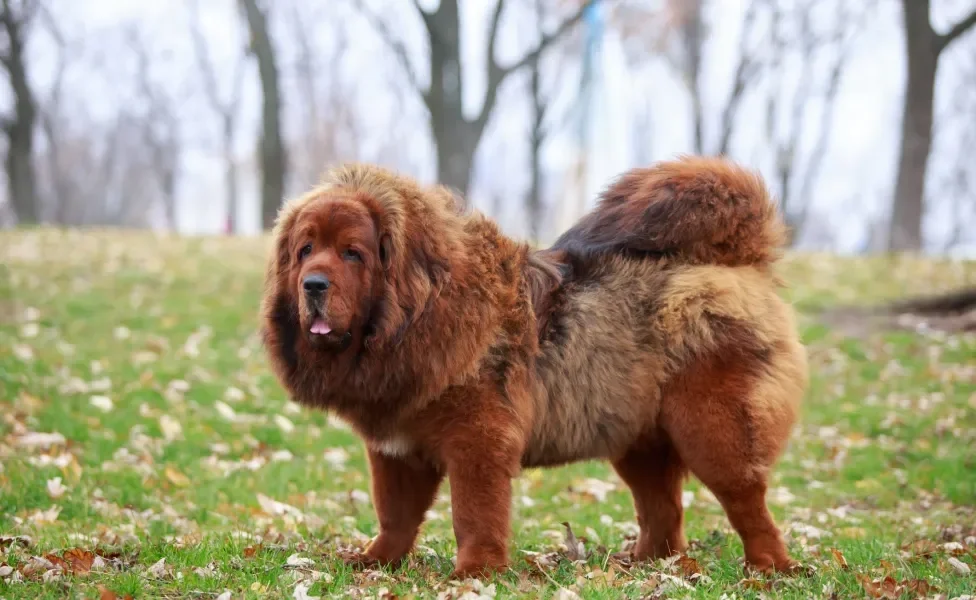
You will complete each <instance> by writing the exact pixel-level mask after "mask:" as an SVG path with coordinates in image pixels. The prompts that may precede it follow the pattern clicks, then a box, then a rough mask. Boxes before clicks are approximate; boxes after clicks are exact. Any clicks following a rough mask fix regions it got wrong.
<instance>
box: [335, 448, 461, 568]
mask: <svg viewBox="0 0 976 600" xmlns="http://www.w3.org/2000/svg"><path fill="white" fill-rule="evenodd" d="M369 466H370V471H371V476H372V482H371V487H372V492H373V505H374V506H375V508H376V516H377V518H378V520H379V526H380V532H379V535H378V536H377V537H376V539H374V540H373V541H372V543H370V545H369V548H367V549H366V553H365V554H364V555H362V556H358V557H354V559H353V560H351V561H349V562H352V563H354V564H361V565H364V566H368V565H371V564H379V565H397V564H399V563H400V561H401V560H402V559H403V557H404V556H406V555H407V553H408V552H410V550H411V549H412V548H413V545H414V542H415V541H416V539H417V533H418V532H419V530H420V525H421V523H423V520H424V514H425V513H426V512H427V509H428V508H430V506H431V505H432V504H433V503H434V498H435V496H436V494H437V488H438V485H439V484H440V482H441V480H442V479H443V476H442V474H441V473H440V472H438V471H437V470H436V469H435V468H434V467H433V466H432V465H428V464H425V463H423V462H421V461H420V460H419V459H403V458H399V457H393V456H387V455H385V454H382V453H380V452H376V451H373V450H370V451H369Z"/></svg>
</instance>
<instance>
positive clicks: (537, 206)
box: [496, 0, 572, 241]
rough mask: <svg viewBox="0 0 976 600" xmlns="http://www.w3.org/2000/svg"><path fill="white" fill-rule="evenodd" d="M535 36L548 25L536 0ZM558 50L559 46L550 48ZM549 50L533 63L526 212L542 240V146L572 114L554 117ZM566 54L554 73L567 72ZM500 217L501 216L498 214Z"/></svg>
mask: <svg viewBox="0 0 976 600" xmlns="http://www.w3.org/2000/svg"><path fill="white" fill-rule="evenodd" d="M534 5H535V6H534V9H535V35H536V36H537V37H538V38H539V39H542V38H543V37H544V36H545V35H546V32H545V29H544V23H545V20H546V19H545V17H546V6H545V3H544V2H543V1H542V0H535V2H534ZM550 47H551V48H555V44H551V45H550ZM545 54H546V52H545V51H543V52H539V53H538V54H536V55H535V57H533V58H532V60H530V61H529V65H528V69H529V102H530V118H531V125H530V128H529V161H530V163H531V166H530V170H531V174H532V178H531V182H530V184H529V191H528V194H527V195H526V213H527V215H528V219H529V234H530V235H531V237H532V239H533V240H536V241H538V239H539V229H540V227H541V225H542V204H543V202H542V146H543V144H544V143H545V141H546V138H547V137H548V136H549V135H550V134H551V133H552V132H553V131H554V130H557V129H559V128H560V127H561V126H563V125H565V122H566V120H568V117H569V116H570V115H571V114H572V112H571V111H569V112H568V113H567V114H566V115H562V116H560V115H557V116H553V114H552V113H553V112H554V102H553V98H552V96H553V92H552V91H551V90H546V89H544V88H545V87H546V86H544V85H543V81H542V80H543V74H544V73H543V69H542V66H541V63H542V57H543V56H544V55H545ZM565 58H566V57H565V55H564V54H563V53H560V54H559V55H557V57H556V65H555V66H554V67H553V68H552V69H551V71H550V72H551V73H553V74H556V77H557V78H558V74H559V73H561V72H562V71H563V64H564V63H565ZM553 121H555V122H553ZM496 214H497V213H496Z"/></svg>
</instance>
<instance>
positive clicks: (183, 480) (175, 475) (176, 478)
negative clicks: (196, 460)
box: [164, 467, 190, 487]
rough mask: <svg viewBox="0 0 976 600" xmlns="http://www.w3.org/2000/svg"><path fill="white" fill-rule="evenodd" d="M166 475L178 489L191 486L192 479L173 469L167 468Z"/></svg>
mask: <svg viewBox="0 0 976 600" xmlns="http://www.w3.org/2000/svg"><path fill="white" fill-rule="evenodd" d="M164 473H165V474H166V479H168V480H169V481H170V483H172V484H173V485H175V486H177V487H186V486H188V485H190V478H189V477H187V476H186V475H184V474H183V473H180V472H179V471H177V470H176V469H174V468H173V467H166V469H165V471H164Z"/></svg>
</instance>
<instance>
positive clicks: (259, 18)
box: [239, 0, 287, 229]
mask: <svg viewBox="0 0 976 600" xmlns="http://www.w3.org/2000/svg"><path fill="white" fill-rule="evenodd" d="M239 1H240V6H241V9H242V11H243V12H244V20H245V21H246V22H247V27H248V31H249V33H250V51H251V54H252V55H253V56H254V58H255V60H256V61H257V64H258V74H259V76H260V80H261V96H262V99H263V104H262V109H261V135H260V141H259V144H258V146H259V151H260V152H259V153H260V156H261V225H262V226H263V227H264V228H265V229H268V228H270V227H271V226H272V225H273V224H274V220H275V217H276V216H277V214H278V207H279V206H280V204H281V201H282V198H283V196H284V192H285V175H286V173H285V171H286V168H287V166H286V165H287V161H286V157H285V146H284V142H283V140H282V137H283V136H282V133H281V86H280V82H279V76H278V62H277V58H276V53H275V48H274V44H273V43H272V41H271V33H270V31H269V28H268V12H267V9H266V8H265V7H263V6H261V5H260V2H259V0H239Z"/></svg>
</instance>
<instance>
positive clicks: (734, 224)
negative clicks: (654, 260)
mask: <svg viewBox="0 0 976 600" xmlns="http://www.w3.org/2000/svg"><path fill="white" fill-rule="evenodd" d="M785 240H786V227H785V224H784V223H783V221H782V219H781V218H780V216H779V214H778V212H777V210H776V206H775V205H774V204H773V202H772V200H771V199H770V197H769V194H768V192H767V190H766V186H765V184H764V183H763V180H762V178H761V177H760V176H759V175H758V174H756V173H754V172H751V171H748V170H746V169H744V168H742V167H740V166H738V165H736V164H735V163H733V162H731V161H729V160H726V159H722V158H706V157H682V158H679V159H677V160H673V161H666V162H662V163H659V164H657V165H655V166H653V167H649V168H640V169H631V170H630V171H628V172H627V173H624V174H623V175H622V176H621V177H620V178H619V179H618V180H617V181H615V182H614V183H613V184H612V185H611V186H610V187H609V188H607V189H606V191H604V192H603V194H602V196H601V199H600V202H599V204H598V205H597V207H596V208H595V209H594V210H593V211H591V212H590V213H588V214H587V215H586V216H584V217H583V218H582V219H581V220H580V221H579V223H577V224H576V225H575V226H574V227H572V228H571V229H569V230H568V231H566V232H565V233H564V234H563V235H562V236H561V237H560V238H559V239H558V240H557V241H556V243H555V244H554V249H558V250H563V251H565V252H567V253H569V254H575V255H578V256H579V255H582V256H586V255H596V254H614V253H619V254H645V255H648V254H649V255H657V256H666V257H670V258H672V259H674V260H678V261H681V262H685V263H690V264H715V265H725V266H741V265H753V266H758V267H767V266H769V265H771V264H772V263H773V262H775V261H776V259H777V258H778V256H779V250H780V248H781V246H782V245H783V243H784V242H785Z"/></svg>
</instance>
